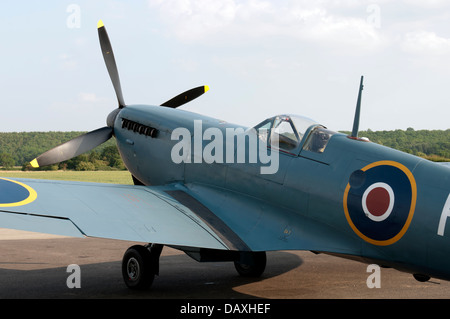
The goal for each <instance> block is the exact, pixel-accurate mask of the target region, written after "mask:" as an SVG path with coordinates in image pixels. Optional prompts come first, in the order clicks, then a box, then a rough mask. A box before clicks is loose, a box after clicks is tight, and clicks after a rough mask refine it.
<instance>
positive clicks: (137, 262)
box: [122, 244, 163, 290]
mask: <svg viewBox="0 0 450 319" xmlns="http://www.w3.org/2000/svg"><path fill="white" fill-rule="evenodd" d="M162 249H163V245H159V244H149V245H146V246H140V245H135V246H132V247H130V248H128V249H127V251H126V252H125V254H124V256H123V259H122V277H123V280H124V281H125V284H126V285H127V287H128V288H131V289H141V290H142V289H148V288H150V286H151V285H152V283H153V279H154V278H155V275H158V274H159V256H160V255H161V251H162Z"/></svg>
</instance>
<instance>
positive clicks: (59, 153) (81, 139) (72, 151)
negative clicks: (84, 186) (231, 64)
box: [30, 20, 209, 168]
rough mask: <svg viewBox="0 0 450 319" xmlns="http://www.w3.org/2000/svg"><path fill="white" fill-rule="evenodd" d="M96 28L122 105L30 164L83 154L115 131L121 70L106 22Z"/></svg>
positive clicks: (186, 97) (187, 97)
mask: <svg viewBox="0 0 450 319" xmlns="http://www.w3.org/2000/svg"><path fill="white" fill-rule="evenodd" d="M97 29H98V37H99V41H100V47H101V50H102V54H103V59H104V60H105V64H106V68H107V70H108V73H109V77H110V78H111V82H112V84H113V87H114V91H115V92H116V96H117V101H118V103H119V107H118V108H117V109H115V110H114V111H112V112H111V113H110V114H109V115H108V118H107V126H105V127H103V128H100V129H97V130H94V131H91V132H88V133H86V134H83V135H80V136H78V137H76V138H74V139H72V140H70V141H68V142H66V143H63V144H61V145H59V146H57V147H55V148H52V149H51V150H49V151H47V152H45V153H43V154H42V155H40V156H38V157H36V158H35V159H34V160H32V161H31V162H30V164H31V166H32V167H34V168H38V167H42V166H47V165H53V164H57V163H60V162H63V161H66V160H69V159H71V158H74V157H76V156H78V155H80V154H83V153H85V152H87V151H90V150H92V149H93V148H95V147H97V146H99V145H100V144H103V143H104V142H106V141H107V140H109V139H110V138H111V137H112V136H113V134H114V121H115V118H116V116H117V114H119V112H120V110H121V109H122V108H124V107H126V105H125V101H124V98H123V94H122V88H121V86H120V78H119V72H118V70H117V65H116V60H115V58H114V53H113V50H112V46H111V42H110V41H109V37H108V33H107V32H106V28H105V26H104V25H103V22H102V20H100V21H99V22H98V24H97ZM208 89H209V88H208V86H199V87H197V88H194V89H191V90H188V91H186V92H183V93H181V94H179V95H177V96H175V97H174V98H172V99H170V100H168V101H167V102H164V103H163V104H161V106H164V107H170V108H177V107H179V106H181V105H183V104H185V103H188V102H190V101H192V100H194V99H196V98H197V97H199V96H200V95H202V94H203V93H205V92H206V91H208Z"/></svg>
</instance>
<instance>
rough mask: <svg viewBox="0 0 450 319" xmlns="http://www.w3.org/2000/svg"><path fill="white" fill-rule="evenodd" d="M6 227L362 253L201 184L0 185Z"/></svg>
mask: <svg viewBox="0 0 450 319" xmlns="http://www.w3.org/2000/svg"><path fill="white" fill-rule="evenodd" d="M283 210H284V211H283ZM0 227H1V228H12V229H20V230H29V231H36V232H43V233H51V234H58V235H66V236H73V237H83V236H88V237H99V238H110V239H119V240H128V241H138V242H146V243H159V244H164V245H169V246H185V247H198V248H211V249H222V250H239V251H250V250H251V251H269V250H287V249H296V250H317V251H329V252H336V253H351V254H357V253H358V251H359V247H354V245H355V244H354V242H355V241H353V240H351V238H346V237H345V236H343V235H342V234H341V233H337V232H336V231H335V230H333V229H331V228H329V227H328V226H326V225H325V224H323V223H318V222H315V221H314V220H312V219H308V218H305V217H302V216H301V215H299V214H296V213H295V212H290V211H286V210H285V209H284V208H282V207H277V206H273V205H271V204H270V203H268V202H261V201H259V200H257V199H255V198H252V197H249V196H246V195H244V194H239V193H236V192H231V191H226V190H223V189H219V188H211V187H208V186H204V185H196V184H187V185H183V184H172V185H167V186H158V187H156V186H131V185H115V184H98V183H84V182H68V181H48V180H33V179H4V178H0Z"/></svg>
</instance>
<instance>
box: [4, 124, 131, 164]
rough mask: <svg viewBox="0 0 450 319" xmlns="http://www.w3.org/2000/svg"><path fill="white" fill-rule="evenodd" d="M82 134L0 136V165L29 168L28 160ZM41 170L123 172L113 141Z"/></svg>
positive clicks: (7, 134)
mask: <svg viewBox="0 0 450 319" xmlns="http://www.w3.org/2000/svg"><path fill="white" fill-rule="evenodd" d="M84 133H85V132H20V133H16V132H13V133H0V166H2V167H4V168H6V169H8V168H12V167H14V166H21V167H22V170H29V169H32V168H31V165H30V161H31V160H33V159H34V158H36V157H37V156H39V155H41V154H42V153H44V152H46V151H48V150H49V149H52V148H53V147H55V146H57V145H60V144H62V143H64V142H66V141H68V140H71V139H73V138H75V137H77V136H80V135H81V134H84ZM40 169H42V170H58V169H63V170H65V169H68V170H78V171H86V170H123V169H125V165H124V164H123V162H122V159H121V158H120V155H119V151H118V149H117V146H116V143H115V141H114V139H111V140H109V141H107V142H106V143H103V144H102V145H100V146H98V147H96V148H95V149H93V150H92V151H90V152H88V153H85V154H81V155H79V156H77V157H75V158H72V159H70V160H68V161H64V162H62V163H59V164H56V165H51V166H47V167H42V168H40Z"/></svg>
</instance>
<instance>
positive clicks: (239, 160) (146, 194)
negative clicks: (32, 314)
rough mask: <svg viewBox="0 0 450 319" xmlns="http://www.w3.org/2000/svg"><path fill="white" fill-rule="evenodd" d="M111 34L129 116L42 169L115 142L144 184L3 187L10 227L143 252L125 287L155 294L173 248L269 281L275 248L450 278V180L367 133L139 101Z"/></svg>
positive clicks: (76, 142) (116, 115)
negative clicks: (253, 121)
mask: <svg viewBox="0 0 450 319" xmlns="http://www.w3.org/2000/svg"><path fill="white" fill-rule="evenodd" d="M98 34H99V39H100V46H101V50H102V54H103V57H104V60H105V63H106V67H107V70H108V72H109V75H110V78H111V81H112V84H113V87H114V90H115V93H116V96H117V100H118V108H116V109H114V110H113V111H112V112H111V113H110V114H109V115H108V117H107V121H106V123H107V126H105V127H103V128H100V129H98V130H95V131H92V132H89V133H87V134H84V135H81V136H79V137H77V138H75V139H73V140H70V141H68V142H66V143H64V144H62V145H60V146H57V147H56V148H53V149H51V150H49V151H47V152H46V153H44V154H42V155H40V156H38V157H37V158H36V159H34V160H32V161H31V164H32V166H34V167H42V166H46V165H50V164H55V163H59V162H61V161H64V160H67V159H70V158H73V157H75V156H77V155H79V154H81V153H83V152H86V151H88V150H91V149H93V148H94V147H96V146H98V145H100V144H102V143H103V142H105V141H107V140H108V139H110V138H111V137H114V138H115V140H116V142H117V147H118V149H119V152H120V155H121V157H122V159H123V161H124V163H125V165H126V167H127V169H128V170H129V172H130V173H131V175H132V178H133V181H134V184H135V185H113V184H98V183H83V182H69V181H48V180H32V179H6V178H0V227H3V228H13V229H22V230H31V231H38V232H43V233H54V234H61V235H67V236H74V237H85V236H87V237H98V238H111V239H118V240H127V241H134V242H140V243H143V244H142V245H135V246H132V247H130V248H129V249H128V250H127V251H126V252H125V254H124V256H123V260H122V273H123V278H124V281H125V283H126V285H127V286H128V287H130V288H134V289H143V288H148V287H149V286H150V285H151V284H152V282H153V279H154V276H155V275H157V274H159V258H160V254H161V251H162V249H163V246H169V247H172V248H175V249H178V250H181V251H183V252H185V253H186V254H187V255H189V256H190V257H192V258H193V259H195V260H197V261H199V262H207V261H229V262H234V264H235V267H236V270H237V272H238V273H239V274H240V275H242V276H260V275H261V274H262V273H263V271H264V270H265V266H266V252H267V251H276V250H306V251H312V252H317V253H326V254H332V255H335V256H340V257H345V258H350V259H355V260H358V261H362V262H368V263H377V264H378V265H380V266H384V267H393V268H396V269H398V270H401V271H405V272H408V273H411V274H413V275H414V277H415V278H416V279H417V280H428V279H429V278H431V277H435V278H440V279H444V280H449V279H450V225H449V224H450V221H448V218H449V217H450V170H449V169H448V168H447V167H445V166H443V165H439V164H436V163H432V162H430V161H427V160H425V159H421V158H418V157H415V156H413V155H410V154H406V153H403V152H400V151H397V150H393V149H390V148H387V147H384V146H381V145H377V144H375V143H372V142H370V141H368V140H367V139H365V138H360V137H358V123H359V112H360V105H361V92H362V88H363V83H362V80H363V78H362V77H361V83H360V87H359V94H358V99H357V109H356V113H355V120H354V127H353V131H352V133H351V134H350V135H346V134H342V133H337V132H333V131H331V130H328V129H327V128H325V127H324V126H323V125H320V124H319V123H317V122H315V121H313V120H310V119H308V118H304V117H300V116H296V115H289V114H283V115H277V116H274V117H272V118H268V119H266V120H264V121H262V122H261V123H260V124H258V125H256V126H255V127H253V128H247V127H242V126H239V125H234V124H230V123H226V122H224V121H220V120H216V119H213V118H210V117H206V116H202V115H199V114H196V113H192V112H187V111H185V110H182V109H180V108H178V107H180V106H181V105H183V104H184V103H187V102H189V101H192V100H193V99H195V98H197V97H198V96H200V95H201V94H203V93H204V92H205V91H207V89H208V87H206V86H204V87H198V88H195V89H192V90H189V91H187V92H184V93H182V94H180V95H178V96H176V97H174V98H173V99H170V100H169V101H167V102H165V103H162V104H161V105H127V104H126V103H125V101H124V98H123V95H122V90H121V85H120V80H119V74H118V70H117V66H116V62H115V58H114V55H113V51H112V48H111V44H110V40H109V38H108V35H107V33H106V29H105V27H104V25H103V23H102V22H101V21H99V24H98Z"/></svg>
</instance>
